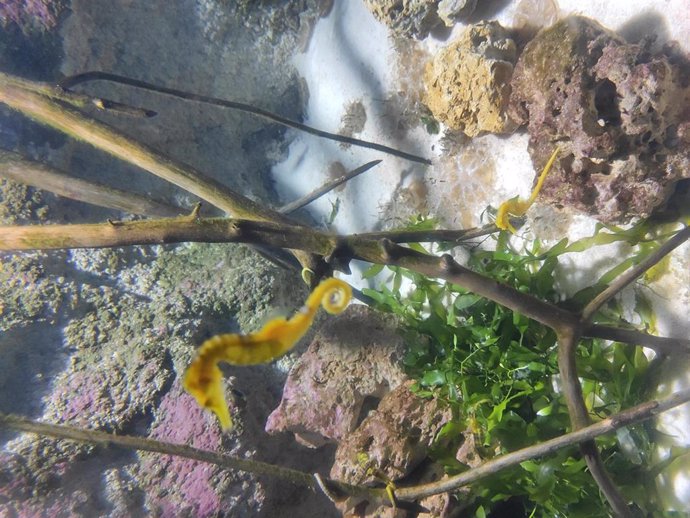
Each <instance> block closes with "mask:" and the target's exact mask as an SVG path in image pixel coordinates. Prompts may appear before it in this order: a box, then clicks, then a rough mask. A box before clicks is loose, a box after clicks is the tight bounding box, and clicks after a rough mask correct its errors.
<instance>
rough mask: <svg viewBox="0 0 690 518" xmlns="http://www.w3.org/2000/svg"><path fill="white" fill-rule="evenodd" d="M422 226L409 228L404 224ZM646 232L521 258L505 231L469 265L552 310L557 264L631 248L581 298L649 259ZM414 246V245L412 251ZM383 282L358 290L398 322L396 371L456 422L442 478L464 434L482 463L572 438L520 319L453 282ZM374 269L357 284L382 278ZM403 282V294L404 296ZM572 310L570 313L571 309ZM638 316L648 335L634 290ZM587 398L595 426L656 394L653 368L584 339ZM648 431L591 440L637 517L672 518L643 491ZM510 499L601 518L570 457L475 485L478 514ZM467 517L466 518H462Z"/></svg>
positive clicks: (564, 454)
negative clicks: (610, 248)
mask: <svg viewBox="0 0 690 518" xmlns="http://www.w3.org/2000/svg"><path fill="white" fill-rule="evenodd" d="M421 224H424V222H423V221H420V220H417V221H415V222H414V225H413V226H415V227H416V226H419V225H421ZM650 232H651V230H650V228H649V227H648V226H646V224H640V225H637V226H636V227H633V228H632V229H628V230H621V229H617V228H614V227H604V226H603V225H602V226H599V227H598V228H597V230H596V233H595V235H594V236H592V237H590V238H585V239H581V240H579V241H575V242H573V243H568V241H567V240H565V239H564V240H563V241H561V242H559V243H557V244H556V245H555V246H553V247H551V248H549V249H548V250H542V249H541V245H540V243H539V242H535V243H533V246H532V249H531V250H528V251H527V252H524V253H518V252H517V251H516V250H515V249H513V248H512V247H511V245H510V242H509V239H508V234H507V233H505V232H503V233H500V234H499V235H498V237H496V238H495V249H494V250H482V249H478V248H477V249H474V250H473V251H471V253H470V257H469V260H468V266H469V267H470V268H472V269H473V270H475V271H477V272H480V273H482V274H485V275H488V276H490V277H492V278H493V279H496V280H498V281H500V282H503V283H506V284H509V285H511V286H513V287H515V288H517V289H519V290H524V291H526V292H529V293H531V294H533V295H536V296H538V297H540V298H542V299H544V300H548V301H551V302H557V301H559V300H561V299H562V296H561V294H559V293H557V291H556V290H555V288H554V285H555V279H554V272H555V269H556V267H557V265H558V258H559V256H560V255H562V254H564V253H572V252H581V251H585V250H587V249H589V248H591V247H593V246H599V245H603V244H608V243H611V242H615V241H626V242H628V243H630V244H631V245H637V247H636V248H635V249H634V250H633V252H632V253H631V256H630V258H629V259H628V260H627V261H625V262H624V264H625V265H624V266H621V267H620V268H617V269H615V271H612V272H610V273H609V274H607V275H605V276H604V278H603V279H602V281H601V282H600V284H599V285H597V286H595V287H593V288H591V289H589V290H587V291H586V292H583V293H581V294H579V295H580V298H581V300H582V301H585V300H588V298H589V297H591V295H593V294H596V293H597V292H598V291H601V289H603V288H604V287H605V285H606V283H607V282H610V281H611V280H613V279H614V278H615V276H616V275H618V274H619V273H620V272H621V271H623V270H624V269H625V268H626V267H627V266H629V265H631V264H634V263H637V262H639V261H640V260H642V259H643V258H644V257H646V256H647V254H648V253H650V251H651V250H652V249H653V248H654V246H655V243H656V241H655V239H658V238H659V237H661V236H660V235H659V233H658V232H657V233H656V234H655V235H654V236H651V234H650ZM412 246H413V247H414V248H416V249H420V248H421V245H419V244H415V245H412ZM386 268H387V271H388V273H389V274H390V279H389V280H390V281H392V282H389V283H387V284H386V285H384V286H381V288H380V289H379V290H364V292H365V294H366V295H368V296H370V297H371V298H372V299H374V300H375V301H376V304H377V305H378V306H379V308H380V309H382V310H384V311H389V312H392V313H395V314H397V315H398V316H399V317H401V318H402V320H403V322H404V324H405V328H406V333H407V337H408V343H409V349H408V352H407V356H406V358H405V365H406V367H407V369H408V372H409V374H410V375H412V376H413V377H414V378H415V379H416V384H415V386H414V390H415V391H416V392H417V394H418V395H419V396H421V397H427V396H431V395H435V396H437V397H440V398H442V399H444V400H445V401H446V402H447V403H448V405H450V407H451V408H452V409H453V413H454V415H455V416H457V419H456V420H455V421H452V422H451V423H449V424H448V425H446V426H445V427H444V428H443V429H442V430H441V433H440V434H439V437H438V438H437V446H436V447H435V448H434V449H433V451H432V454H433V456H434V458H435V459H436V460H437V461H439V462H441V463H442V464H443V465H444V466H445V468H446V471H447V472H448V473H449V474H454V473H458V472H460V471H463V470H464V469H466V466H463V465H461V464H460V463H459V461H457V460H456V459H455V451H456V449H457V446H458V444H460V442H461V441H462V437H463V435H462V434H463V432H464V431H465V430H467V429H470V430H471V431H472V433H473V434H474V436H475V443H476V444H477V445H478V446H479V448H480V453H481V455H482V456H483V457H484V458H485V459H488V458H491V457H493V456H495V455H497V454H500V453H504V452H508V451H513V450H516V449H518V448H522V447H525V446H528V445H531V444H534V443H536V442H539V441H543V440H546V439H550V438H552V437H555V436H558V435H561V434H563V433H565V432H567V431H569V430H570V419H569V416H568V412H567V408H566V405H565V401H564V399H563V397H562V396H561V394H560V392H559V388H558V384H559V376H558V364H557V343H556V336H555V333H554V332H553V331H552V330H550V329H548V328H546V327H544V326H542V325H541V324H539V323H537V322H535V321H533V320H530V319H528V318H526V317H525V316H523V315H520V314H518V313H513V312H512V311H510V310H508V309H506V308H504V307H502V306H499V305H497V304H496V303H494V302H491V301H488V300H486V299H483V298H481V297H479V296H477V295H474V294H472V293H469V292H467V291H466V290H464V289H463V288H461V287H460V286H457V285H453V284H450V283H447V282H444V281H441V280H437V279H430V278H428V277H425V276H423V275H420V274H417V273H414V272H410V271H407V270H405V269H402V268H399V267H386ZM385 272H386V270H384V268H382V267H379V266H375V267H372V269H371V271H369V272H368V273H365V277H371V276H373V275H374V274H381V273H385ZM403 279H407V280H408V281H409V289H407V290H401V286H402V285H403V282H402V281H403ZM571 304H574V305H575V306H579V304H578V302H577V300H576V301H574V302H573V301H571ZM634 311H635V313H636V315H637V317H638V318H639V320H640V321H641V322H642V327H646V328H648V329H653V328H654V326H655V317H654V313H653V311H652V309H651V306H650V304H649V302H648V301H647V299H646V298H645V297H644V296H643V295H642V294H641V293H638V294H637V296H636V306H635V310H634ZM601 320H616V321H617V322H618V323H620V322H621V321H622V320H623V316H622V314H621V308H620V307H619V305H618V304H615V303H614V304H612V305H611V304H610V305H608V306H607V307H606V308H605V314H603V315H602V316H601ZM577 356H578V357H577V363H578V368H579V372H580V373H581V376H582V385H583V392H584V397H585V401H586V403H587V405H588V408H589V410H590V413H591V416H592V419H594V420H597V419H600V418H604V417H606V416H609V415H611V414H613V413H615V412H618V411H620V410H621V409H624V408H627V407H629V406H632V405H634V404H637V403H640V402H642V401H643V400H645V396H648V395H649V392H650V390H651V389H652V388H653V387H654V386H655V383H654V381H655V376H656V373H657V371H658V363H659V361H660V360H658V359H653V360H649V359H648V358H647V357H646V356H645V354H644V353H643V351H642V350H641V349H639V348H632V347H630V346H627V345H623V344H618V343H613V344H611V343H608V342H603V341H599V340H583V341H582V342H581V344H580V346H579V347H578V349H577ZM652 437H653V430H651V429H650V427H649V425H647V426H637V427H633V428H630V429H623V430H621V431H620V432H619V433H618V434H617V435H616V436H614V437H608V438H604V439H602V440H601V441H599V443H598V444H599V446H600V449H601V451H602V457H603V458H604V459H605V462H606V465H607V468H608V469H609V470H610V471H611V472H612V474H613V476H614V478H615V481H616V482H617V483H618V484H619V485H620V487H621V488H622V490H623V491H624V493H625V494H626V495H628V496H630V497H631V498H632V500H633V501H634V502H635V503H636V504H637V506H638V507H639V508H640V510H641V511H642V512H643V513H644V514H645V516H672V514H668V513H664V512H662V511H661V509H660V507H659V506H658V503H657V502H658V500H657V498H656V495H655V494H654V489H653V488H654V484H653V483H651V481H652V479H653V476H654V474H655V473H656V471H655V469H656V468H654V467H653V466H652V462H651V459H652V456H651V449H652V447H653V440H652ZM515 497H517V498H519V500H520V502H521V504H522V507H523V509H524V516H530V517H532V516H533V517H559V516H563V517H566V516H567V517H580V516H582V517H587V518H592V517H597V516H608V511H607V506H606V504H605V502H604V501H603V500H602V498H601V496H600V494H599V490H598V487H597V486H596V483H595V482H594V481H593V479H592V477H591V476H590V475H589V473H587V472H586V466H585V464H584V460H583V459H582V458H581V457H580V455H579V452H578V451H577V450H576V449H569V450H565V451H561V452H559V453H558V454H556V455H554V456H552V457H549V458H546V459H542V460H536V461H528V462H524V463H523V464H522V465H521V466H520V467H519V468H514V469H511V470H507V471H504V472H501V473H499V474H497V475H495V476H493V477H491V478H489V479H485V480H483V481H481V482H480V483H477V484H475V485H474V486H473V498H474V500H473V503H472V505H473V508H474V511H473V512H474V515H475V516H490V513H491V510H492V509H493V508H494V507H495V506H496V505H497V504H498V503H499V502H503V501H505V500H507V499H509V498H515ZM471 515H472V514H471V513H470V514H468V515H467V516H471Z"/></svg>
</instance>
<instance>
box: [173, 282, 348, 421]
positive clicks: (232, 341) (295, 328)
mask: <svg viewBox="0 0 690 518" xmlns="http://www.w3.org/2000/svg"><path fill="white" fill-rule="evenodd" d="M351 298H352V288H351V287H350V285H349V284H347V283H346V282H344V281H341V280H339V279H335V278H328V279H326V280H324V281H322V282H321V284H319V285H318V286H317V287H316V288H315V289H314V291H312V292H311V294H310V295H309V297H308V298H307V302H306V303H305V304H304V306H303V307H302V308H301V309H300V310H299V311H298V312H297V313H296V314H295V315H294V316H293V317H292V318H291V319H289V320H288V319H286V318H285V317H278V318H274V319H273V320H270V321H269V322H268V323H267V324H266V325H265V326H264V327H263V328H262V329H261V330H259V331H257V332H256V333H251V334H248V335H241V334H223V335H216V336H214V337H212V338H209V339H208V340H206V341H205V342H204V343H203V344H201V347H199V350H198V351H197V355H196V358H195V359H194V360H193V361H192V363H191V365H190V366H189V367H188V368H187V371H186V372H185V375H184V378H183V380H182V385H183V386H184V389H185V390H186V391H187V392H189V393H190V394H191V395H192V396H194V398H195V399H196V400H197V402H198V403H199V405H201V406H202V407H203V408H206V409H208V410H211V411H212V412H213V413H214V414H216V416H218V420H219V421H220V425H221V427H222V428H223V430H228V429H230V428H231V427H232V420H231V419H230V411H229V410H228V405H227V403H226V401H225V393H224V390H223V382H222V379H223V375H222V372H221V370H220V368H219V367H218V362H221V361H224V362H227V363H230V364H232V365H256V364H258V363H266V362H269V361H271V360H272V359H274V358H277V357H278V356H281V355H283V354H285V353H286V352H287V351H289V350H290V349H291V348H292V346H294V345H295V344H296V343H297V341H299V339H300V338H302V337H303V336H304V334H305V333H306V332H307V330H308V329H309V327H310V326H311V324H312V322H313V321H314V316H315V315H316V312H317V310H318V309H319V306H320V305H322V306H323V308H324V309H325V310H326V311H327V312H328V313H331V314H337V313H340V312H341V311H343V310H344V309H345V308H346V307H347V304H348V303H349V302H350V299H351Z"/></svg>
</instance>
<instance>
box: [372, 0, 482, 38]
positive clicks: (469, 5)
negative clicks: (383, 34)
mask: <svg viewBox="0 0 690 518" xmlns="http://www.w3.org/2000/svg"><path fill="white" fill-rule="evenodd" d="M364 4H365V5H366V6H367V8H368V9H369V10H370V11H371V12H372V14H373V15H374V16H375V17H376V19H377V20H378V21H380V22H381V23H383V24H385V25H387V26H388V27H389V28H390V30H391V33H392V34H393V36H396V37H405V38H417V39H423V38H425V37H426V36H428V35H429V33H430V32H431V31H433V30H434V29H435V28H437V27H439V26H443V25H446V26H447V27H452V26H453V25H454V24H455V23H456V22H457V21H460V20H465V19H466V18H467V17H468V16H469V15H471V14H472V12H473V11H474V8H475V7H476V6H477V0H441V1H440V2H439V0H364Z"/></svg>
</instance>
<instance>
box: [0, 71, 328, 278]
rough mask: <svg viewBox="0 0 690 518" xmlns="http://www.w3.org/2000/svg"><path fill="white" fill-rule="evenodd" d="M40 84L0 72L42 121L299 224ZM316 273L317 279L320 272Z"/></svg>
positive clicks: (241, 213)
mask: <svg viewBox="0 0 690 518" xmlns="http://www.w3.org/2000/svg"><path fill="white" fill-rule="evenodd" d="M41 86H42V84H41V83H35V82H33V81H28V80H25V79H20V78H17V77H14V76H10V75H7V74H3V73H0V102H3V103H5V104H7V105H8V106H10V107H11V108H13V109H15V110H18V111H20V112H22V113H23V114H25V115H27V116H29V117H31V118H33V119H36V120H37V121H38V122H40V123H42V124H46V125H48V126H51V127H53V128H55V129H58V130H60V131H62V132H64V133H66V134H67V135H70V136H71V137H73V138H76V139H79V140H82V141H84V142H87V143H89V144H91V145H92V146H95V147H97V148H98V149H101V150H102V151H105V152H106V153H109V154H110V155H112V156H115V157H117V158H119V159H121V160H124V161H125V162H128V163H130V164H133V165H135V166H137V167H140V168H142V169H144V170H146V171H148V172H150V173H153V174H155V175H156V176H159V177H160V178H163V179H164V180H167V181H169V182H171V183H173V184H175V185H177V186H179V187H181V188H183V189H185V190H186V191H188V192H190V193H192V194H195V195H196V196H199V197H200V198H201V199H203V200H206V201H208V202H209V203H211V204H212V205H215V206H216V207H218V208H219V209H221V210H223V211H225V212H227V213H229V214H233V215H235V216H237V217H244V218H247V219H252V220H262V221H281V222H286V223H290V224H291V225H294V226H299V224H297V223H294V222H291V220H290V219H289V218H287V217H286V216H285V215H283V214H280V213H279V212H276V211H273V210H271V209H269V208H266V207H264V206H263V205H261V204H259V203H257V202H254V201H252V200H250V199H249V198H246V197H245V196H242V195H241V194H238V193H236V192H235V191H233V190H232V189H230V188H228V187H226V186H225V185H223V184H221V183H220V182H217V181H215V180H213V179H212V178H208V177H206V176H204V175H203V174H202V173H201V172H199V171H197V170H195V169H194V168H192V167H190V166H188V165H185V164H182V163H178V162H175V161H173V160H171V159H169V158H168V157H166V156H165V155H163V154H162V153H159V152H158V151H156V150H154V149H153V148H150V147H148V146H146V145H144V144H141V143H139V142H137V141H136V140H134V139H132V138H129V137H127V136H126V135H124V134H122V133H120V132H119V131H116V130H115V129H114V128H112V127H110V126H108V125H107V124H104V123H102V122H99V121H96V120H94V119H91V118H88V117H87V116H86V115H84V114H83V113H81V112H79V111H76V110H74V109H72V108H70V107H69V106H65V105H64V104H62V103H59V102H56V101H55V100H53V99H51V98H49V97H46V96H45V95H43V94H41V93H37V89H39V87H41ZM296 256H297V258H298V260H299V261H300V263H301V264H302V266H303V267H304V268H309V269H311V270H312V271H315V272H318V273H320V272H322V271H323V270H324V268H325V265H324V263H323V261H320V260H319V258H317V257H315V256H313V255H310V254H304V253H302V252H299V251H298V252H296ZM314 277H315V279H317V280H318V278H319V275H315V276H314Z"/></svg>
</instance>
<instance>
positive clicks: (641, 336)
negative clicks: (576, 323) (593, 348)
mask: <svg viewBox="0 0 690 518" xmlns="http://www.w3.org/2000/svg"><path fill="white" fill-rule="evenodd" d="M582 336H586V337H590V338H602V339H604V340H613V341H614V342H621V343H626V344H633V345H639V346H643V347H649V348H650V349H653V350H654V351H656V352H658V353H661V354H690V340H687V339H683V338H666V337H664V336H654V335H650V334H649V333H643V332H642V331H636V330H635V329H624V328H622V327H611V326H605V325H601V324H590V325H588V326H586V327H585V328H584V329H583V330H582Z"/></svg>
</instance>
